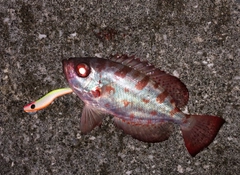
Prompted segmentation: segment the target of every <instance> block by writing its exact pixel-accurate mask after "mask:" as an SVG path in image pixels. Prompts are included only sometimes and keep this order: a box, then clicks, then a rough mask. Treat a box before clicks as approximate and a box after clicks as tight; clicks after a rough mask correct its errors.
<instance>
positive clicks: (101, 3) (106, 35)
mask: <svg viewBox="0 0 240 175" xmlns="http://www.w3.org/2000/svg"><path fill="white" fill-rule="evenodd" d="M239 14H240V4H239V1H231V0H192V1H190V0H186V1H184V0H171V1H170V0H152V1H140V0H132V1H124V0H113V1H105V0H94V1H93V0H84V1H83V0H81V1H74V0H72V1H67V0H52V1H38V0H36V1H33V0H30V1H27V0H22V1H16V0H1V1H0V68H1V69H0V174H4V175H5V174H14V175H16V174H38V175H39V174H127V175H130V174H177V173H179V174H181V173H182V174H240V151H239V150H240V145H239V143H240V139H239V133H240V129H239V128H240V127H239V121H240V112H239V111H240V49H239V46H240V41H239V35H240V27H239V24H240V16H239ZM115 53H124V54H129V55H136V56H138V57H140V58H141V59H142V60H148V61H149V62H150V63H152V64H154V65H156V66H157V67H161V68H162V69H163V70H165V71H167V72H169V73H171V74H174V75H177V76H179V78H180V79H181V80H182V81H183V82H184V83H185V84H186V85H187V87H188V89H189V92H190V100H189V103H188V107H187V108H185V109H183V110H184V111H186V112H189V113H198V114H213V115H219V116H221V117H223V118H224V119H225V120H226V121H227V123H226V124H225V125H224V126H223V128H222V129H221V130H220V132H219V134H218V136H217V137H216V139H215V141H214V142H213V143H212V144H211V145H210V146H209V147H208V148H207V149H205V150H204V151H202V152H201V153H199V154H198V155H197V156H196V157H194V158H192V157H190V156H189V154H188V153H187V151H186V149H185V147H184V143H183V139H182V137H181V133H180V131H179V127H178V126H176V131H175V133H174V134H173V135H172V137H171V138H170V139H169V140H167V141H165V142H162V143H156V144H147V143H143V142H140V141H137V140H135V139H132V138H131V137H130V136H126V135H124V134H123V133H122V132H121V131H119V130H118V129H116V128H115V127H114V125H113V124H112V120H111V117H110V116H107V117H106V120H105V121H104V123H103V126H102V127H101V128H96V129H95V130H94V131H93V132H91V133H90V134H88V135H81V133H80V131H79V114H81V110H82V107H83V103H82V102H81V100H80V99H78V98H77V97H76V96H75V95H66V96H64V97H61V98H59V99H57V100H56V101H55V102H54V104H52V105H51V106H49V107H48V108H46V109H45V110H43V111H39V112H38V113H37V114H35V115H29V114H27V113H24V112H23V106H24V105H25V104H26V103H28V102H30V101H33V100H37V99H38V98H40V97H41V96H43V95H44V94H46V93H47V92H49V91H51V90H53V89H56V88H60V87H65V86H67V83H66V80H65V78H64V76H63V72H62V64H61V60H62V59H63V58H67V57H73V56H101V57H106V56H109V55H111V54H115Z"/></svg>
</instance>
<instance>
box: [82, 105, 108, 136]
mask: <svg viewBox="0 0 240 175" xmlns="http://www.w3.org/2000/svg"><path fill="white" fill-rule="evenodd" d="M102 119H103V112H102V111H100V110H97V109H94V107H92V106H89V105H85V106H84V108H83V111H82V116H81V120H80V130H81V132H82V133H83V134H86V133H88V132H90V131H92V130H93V129H94V128H95V127H96V126H100V125H101V123H102Z"/></svg>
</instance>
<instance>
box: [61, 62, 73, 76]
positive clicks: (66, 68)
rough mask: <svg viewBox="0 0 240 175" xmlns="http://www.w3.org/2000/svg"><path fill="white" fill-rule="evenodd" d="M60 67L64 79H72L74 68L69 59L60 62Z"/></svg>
mask: <svg viewBox="0 0 240 175" xmlns="http://www.w3.org/2000/svg"><path fill="white" fill-rule="evenodd" d="M62 65H63V72H64V75H65V77H66V79H67V80H68V81H69V79H72V78H74V66H73V63H72V61H71V59H64V60H62Z"/></svg>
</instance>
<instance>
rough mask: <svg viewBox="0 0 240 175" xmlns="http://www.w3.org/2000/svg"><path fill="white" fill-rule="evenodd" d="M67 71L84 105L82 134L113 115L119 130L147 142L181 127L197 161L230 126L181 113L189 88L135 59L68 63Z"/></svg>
mask: <svg viewBox="0 0 240 175" xmlns="http://www.w3.org/2000/svg"><path fill="white" fill-rule="evenodd" d="M63 70H64V74H65V76H66V79H67V81H68V83H69V86H70V87H71V88H72V90H73V91H74V92H75V93H76V94H77V95H78V96H79V97H80V98H81V100H82V101H83V102H84V103H85V106H84V108H83V111H82V116H81V121H80V130H81V132H82V133H88V132H90V131H91V130H93V129H94V128H95V127H96V126H99V125H100V124H101V122H102V119H103V114H111V115H113V116H114V122H115V125H116V126H117V127H118V128H120V129H122V130H123V131H124V132H125V133H126V134H129V135H131V136H132V137H134V138H136V139H138V140H141V141H144V142H161V141H164V140H166V139H168V137H169V136H170V134H171V133H172V131H173V124H178V125H179V126H180V128H181V131H182V135H183V138H184V142H185V146H186V148H187V150H188V152H189V153H190V155H191V156H195V155H196V154H197V153H199V152H200V151H201V150H203V149H204V148H205V147H207V146H208V145H209V144H210V143H211V142H212V141H213V139H214V138H215V136H216V135H217V133H218V131H219V129H220V128H221V126H222V125H223V123H224V122H225V121H224V119H222V118H220V117H217V116H210V115H187V114H184V113H183V112H181V110H180V109H179V108H180V107H183V106H185V105H186V104H187V102H188V97H189V95H188V90H187V88H186V86H185V85H184V84H183V83H182V82H181V81H180V80H179V79H178V78H176V77H174V76H171V75H169V74H167V73H165V72H164V71H161V70H160V69H157V68H155V67H154V66H152V65H149V64H148V63H147V62H142V61H140V59H137V58H134V57H128V56H126V55H115V56H112V57H110V58H109V59H103V58H94V57H85V58H69V59H65V60H63Z"/></svg>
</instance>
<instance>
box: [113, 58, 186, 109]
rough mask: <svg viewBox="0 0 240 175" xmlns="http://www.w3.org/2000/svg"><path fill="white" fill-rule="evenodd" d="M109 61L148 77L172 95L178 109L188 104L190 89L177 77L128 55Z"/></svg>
mask: <svg viewBox="0 0 240 175" xmlns="http://www.w3.org/2000/svg"><path fill="white" fill-rule="evenodd" d="M109 59H110V60H112V61H114V62H118V63H121V64H123V65H125V66H128V67H131V68H133V69H135V70H137V71H139V72H141V73H143V74H145V75H148V76H149V77H150V78H151V79H152V80H154V81H155V82H156V83H158V84H159V85H160V86H161V87H162V88H164V89H165V90H166V91H167V92H168V93H169V94H170V96H171V97H172V98H173V99H174V101H175V103H176V106H177V107H179V108H181V107H184V106H185V105H186V104H187V102H188V98H189V94H188V89H187V88H186V86H185V84H184V83H183V82H181V80H179V79H178V78H177V77H174V76H172V75H170V74H167V73H166V72H164V71H162V70H160V69H158V68H155V67H154V66H153V65H150V64H149V63H148V62H147V61H140V59H139V58H135V57H134V56H130V57H129V56H127V55H118V54H116V55H113V56H111V57H110V58H109Z"/></svg>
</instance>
